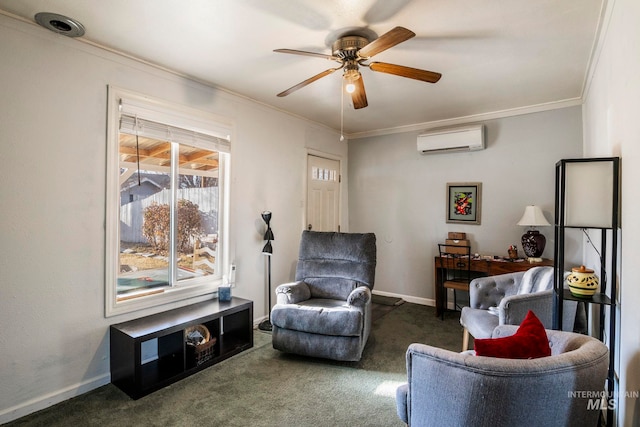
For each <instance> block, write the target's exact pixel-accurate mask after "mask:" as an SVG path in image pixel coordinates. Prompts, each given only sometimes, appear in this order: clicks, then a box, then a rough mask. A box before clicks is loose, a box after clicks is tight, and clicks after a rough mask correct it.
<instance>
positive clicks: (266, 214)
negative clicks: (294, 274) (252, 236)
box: [258, 211, 275, 331]
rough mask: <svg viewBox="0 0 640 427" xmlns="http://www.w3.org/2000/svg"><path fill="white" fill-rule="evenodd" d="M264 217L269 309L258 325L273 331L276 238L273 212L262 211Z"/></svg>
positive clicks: (260, 327)
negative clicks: (272, 267) (272, 302)
mask: <svg viewBox="0 0 640 427" xmlns="http://www.w3.org/2000/svg"><path fill="white" fill-rule="evenodd" d="M262 219H263V220H264V222H265V224H267V231H265V233H264V240H266V241H267V243H266V244H265V245H264V247H263V248H262V253H263V254H264V255H266V256H267V283H268V292H269V310H268V315H267V318H266V319H265V320H263V321H262V322H260V324H259V325H258V329H260V330H261V331H271V330H272V329H273V326H272V325H271V255H272V254H273V247H272V246H271V241H272V240H275V239H274V237H273V231H272V230H271V225H270V222H271V212H270V211H264V212H262Z"/></svg>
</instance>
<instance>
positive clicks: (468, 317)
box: [460, 267, 584, 350]
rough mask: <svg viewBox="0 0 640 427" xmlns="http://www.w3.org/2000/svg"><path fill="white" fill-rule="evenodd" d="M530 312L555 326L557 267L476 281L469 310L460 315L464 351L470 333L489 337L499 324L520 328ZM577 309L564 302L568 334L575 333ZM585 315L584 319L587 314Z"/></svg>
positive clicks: (548, 327)
mask: <svg viewBox="0 0 640 427" xmlns="http://www.w3.org/2000/svg"><path fill="white" fill-rule="evenodd" d="M581 308H582V309H583V307H581ZM529 310H531V311H533V312H534V313H535V314H536V316H537V317H538V319H540V321H541V322H542V324H543V325H544V327H545V328H547V329H551V328H552V327H553V325H552V322H553V267H533V268H531V269H529V270H527V271H522V272H518V273H508V274H500V275H497V276H489V277H481V278H478V279H474V280H473V281H472V282H471V284H470V286H469V307H463V308H462V313H461V314H460V324H461V325H462V327H463V328H464V335H463V340H462V341H463V342H462V349H463V350H467V348H468V345H469V334H471V335H472V336H473V337H474V338H489V337H491V334H492V333H493V330H494V329H495V327H496V326H498V325H519V324H520V323H521V322H522V321H523V320H524V318H525V316H526V315H527V312H528V311H529ZM576 310H577V302H575V301H564V305H563V318H562V325H563V329H564V330H565V331H569V332H572V331H573V330H574V322H575V320H576ZM581 314H582V315H583V316H584V312H582V313H581Z"/></svg>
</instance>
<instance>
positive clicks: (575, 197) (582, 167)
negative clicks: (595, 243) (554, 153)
mask: <svg viewBox="0 0 640 427" xmlns="http://www.w3.org/2000/svg"><path fill="white" fill-rule="evenodd" d="M613 177H614V163H613V162H612V161H611V160H610V159H604V160H602V161H593V162H577V163H567V164H566V177H565V179H566V181H565V187H566V189H565V192H566V193H565V208H566V213H565V225H568V226H573V227H587V228H588V227H605V228H607V227H611V225H612V218H613V205H614V204H613V197H614V194H613Z"/></svg>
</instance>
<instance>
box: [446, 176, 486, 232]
mask: <svg viewBox="0 0 640 427" xmlns="http://www.w3.org/2000/svg"><path fill="white" fill-rule="evenodd" d="M481 197H482V183H481V182H462V183H447V223H453V224H475V225H480V198H481Z"/></svg>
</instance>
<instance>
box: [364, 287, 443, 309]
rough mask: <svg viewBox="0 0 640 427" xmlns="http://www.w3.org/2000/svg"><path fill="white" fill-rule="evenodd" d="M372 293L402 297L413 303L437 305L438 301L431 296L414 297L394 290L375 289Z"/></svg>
mask: <svg viewBox="0 0 640 427" xmlns="http://www.w3.org/2000/svg"><path fill="white" fill-rule="evenodd" d="M372 293H373V294H374V295H380V296H383V297H392V298H402V299H403V300H405V301H406V302H411V303H413V304H420V305H428V306H431V307H435V306H436V302H435V301H434V300H433V299H431V298H420V297H412V296H410V295H402V294H397V293H394V292H384V291H373V292H372Z"/></svg>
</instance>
